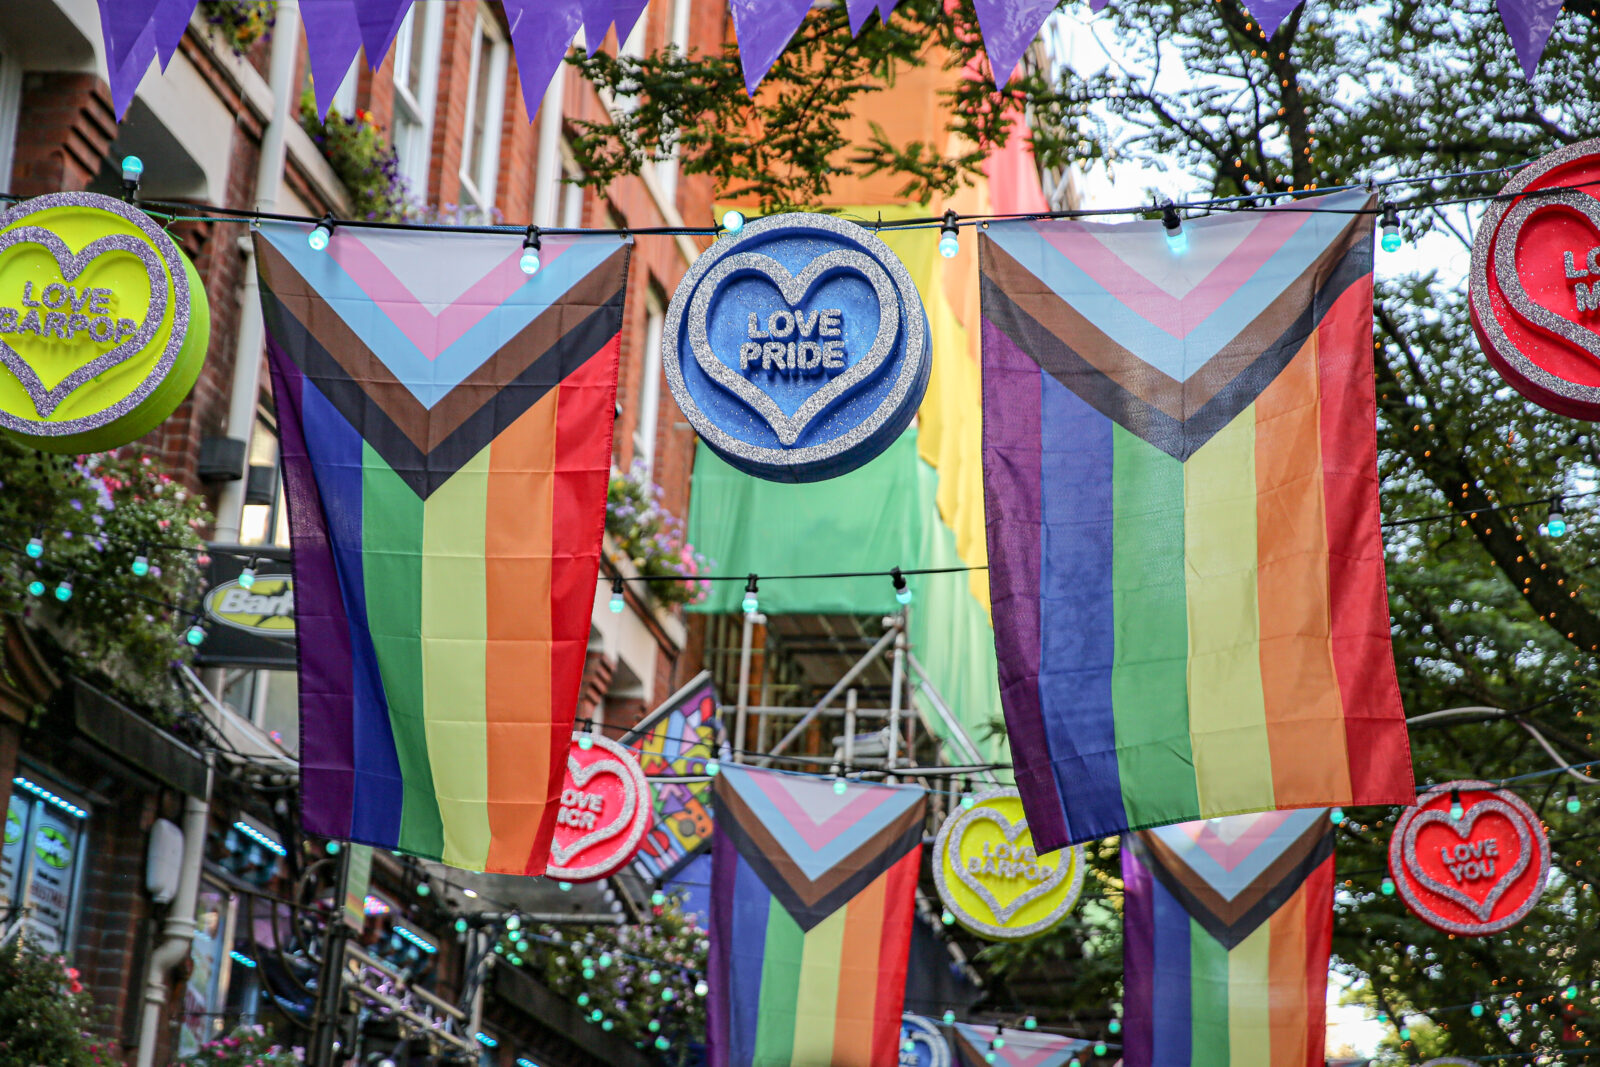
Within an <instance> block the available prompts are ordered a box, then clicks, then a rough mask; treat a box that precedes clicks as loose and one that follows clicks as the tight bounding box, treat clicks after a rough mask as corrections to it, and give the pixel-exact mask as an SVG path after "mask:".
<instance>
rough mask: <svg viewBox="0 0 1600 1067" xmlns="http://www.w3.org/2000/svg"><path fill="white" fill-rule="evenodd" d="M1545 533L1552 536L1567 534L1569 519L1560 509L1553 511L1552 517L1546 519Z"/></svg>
mask: <svg viewBox="0 0 1600 1067" xmlns="http://www.w3.org/2000/svg"><path fill="white" fill-rule="evenodd" d="M1544 530H1545V533H1547V534H1549V535H1550V536H1551V537H1565V536H1567V520H1566V518H1565V517H1563V516H1562V514H1561V512H1559V511H1552V512H1551V513H1550V517H1549V518H1548V519H1546V520H1544Z"/></svg>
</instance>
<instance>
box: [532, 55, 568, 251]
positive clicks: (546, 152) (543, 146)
mask: <svg viewBox="0 0 1600 1067" xmlns="http://www.w3.org/2000/svg"><path fill="white" fill-rule="evenodd" d="M566 98H567V66H566V63H564V62H563V63H562V64H561V66H560V67H559V68H558V69H557V70H556V74H555V77H553V78H551V79H550V86H549V88H547V89H546V90H545V91H544V99H543V100H542V101H540V103H539V148H538V153H537V155H536V156H535V157H534V172H533V222H534V225H536V226H543V227H546V228H548V227H551V226H554V225H556V223H557V222H558V221H559V219H558V218H557V212H558V211H559V210H560V204H561V177H562V175H563V174H564V173H565V169H566V168H564V167H563V166H562V164H561V118H562V116H561V112H562V110H563V108H565V107H566Z"/></svg>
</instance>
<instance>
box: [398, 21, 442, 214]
mask: <svg viewBox="0 0 1600 1067" xmlns="http://www.w3.org/2000/svg"><path fill="white" fill-rule="evenodd" d="M422 9H423V6H422V5H421V4H412V5H411V10H409V11H407V12H406V17H405V19H404V21H402V22H401V23H400V32H399V33H397V34H396V35H395V39H394V73H395V77H394V108H395V115H394V130H395V133H396V134H397V135H398V134H399V132H400V124H401V122H402V121H404V122H406V123H407V125H408V126H414V127H416V128H417V130H418V133H417V137H416V140H415V141H411V142H408V143H407V144H406V145H405V146H404V147H403V148H402V146H400V145H399V144H396V146H395V147H396V148H398V149H401V151H400V173H401V174H402V175H404V176H405V179H406V181H407V182H408V183H410V185H411V191H412V193H413V194H414V195H416V196H417V197H418V198H419V199H421V200H426V199H427V196H428V170H429V167H430V165H431V164H432V162H433V119H434V108H435V106H436V104H437V102H438V97H439V51H440V48H441V47H442V45H443V41H444V17H443V16H444V14H445V12H444V10H443V9H442V8H437V7H436V8H433V9H429V10H428V19H427V22H426V24H425V25H424V27H423V35H422V40H421V41H418V40H417V34H416V20H417V12H418V11H419V10H422ZM418 45H420V46H421V47H422V84H421V85H419V86H418V89H419V90H420V92H421V96H420V98H419V97H418V96H417V95H415V94H413V93H412V92H411V90H410V89H409V88H407V87H406V84H405V83H406V76H405V72H408V71H409V70H410V69H411V54H412V50H413V49H415V48H416V47H418ZM396 140H397V141H398V140H399V138H398V136H397V137H396Z"/></svg>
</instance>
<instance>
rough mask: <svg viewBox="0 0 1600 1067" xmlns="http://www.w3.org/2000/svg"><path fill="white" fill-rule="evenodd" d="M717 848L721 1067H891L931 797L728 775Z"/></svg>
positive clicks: (761, 773)
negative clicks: (839, 788) (926, 798)
mask: <svg viewBox="0 0 1600 1067" xmlns="http://www.w3.org/2000/svg"><path fill="white" fill-rule="evenodd" d="M713 791H714V794H715V799H716V808H717V817H716V832H715V834H713V836H712V846H711V871H712V874H711V953H710V958H709V961H708V965H707V969H708V970H709V972H710V975H709V983H708V984H709V985H710V986H711V990H710V996H709V999H708V1002H707V1015H708V1023H707V1032H708V1038H707V1044H708V1046H709V1054H710V1063H711V1067H747V1065H750V1067H790V1065H793V1067H895V1065H896V1064H898V1062H899V1056H900V1022H901V1018H900V1013H901V1007H902V1006H903V1004H904V1001H905V987H906V961H907V958H908V956H909V953H910V951H911V923H912V918H913V915H914V913H915V910H916V888H917V870H918V864H919V863H920V861H921V858H922V831H923V821H924V819H925V818H926V814H927V812H926V807H927V804H926V800H925V798H924V794H923V791H922V790H921V789H915V788H909V787H904V786H886V785H863V784H857V783H851V784H850V785H848V786H847V787H846V788H845V791H844V792H843V793H842V794H841V793H836V792H835V791H834V786H833V783H832V782H830V781H829V780H827V779H825V778H819V777H815V776H809V775H796V774H784V773H782V772H779V771H768V770H757V769H754V768H750V767H739V766H727V765H724V766H723V768H722V773H721V774H720V775H718V777H717V779H716V786H715V787H714V790H713Z"/></svg>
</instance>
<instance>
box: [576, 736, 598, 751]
mask: <svg viewBox="0 0 1600 1067" xmlns="http://www.w3.org/2000/svg"><path fill="white" fill-rule="evenodd" d="M578 747H579V748H581V749H583V751H585V752H587V751H589V750H590V749H591V748H593V747H594V738H593V737H591V736H590V735H589V734H579V735H578Z"/></svg>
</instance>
